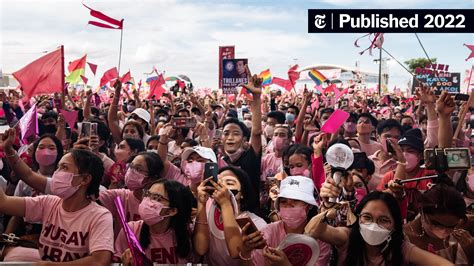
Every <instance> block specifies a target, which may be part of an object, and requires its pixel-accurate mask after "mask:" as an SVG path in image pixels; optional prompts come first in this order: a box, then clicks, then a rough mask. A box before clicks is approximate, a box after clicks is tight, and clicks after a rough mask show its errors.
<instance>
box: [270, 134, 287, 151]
mask: <svg viewBox="0 0 474 266" xmlns="http://www.w3.org/2000/svg"><path fill="white" fill-rule="evenodd" d="M272 143H273V148H274V149H275V151H282V150H283V149H284V148H285V140H284V139H283V138H281V137H273V138H272Z"/></svg>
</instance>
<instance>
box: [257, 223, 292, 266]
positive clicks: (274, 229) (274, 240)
mask: <svg viewBox="0 0 474 266" xmlns="http://www.w3.org/2000/svg"><path fill="white" fill-rule="evenodd" d="M260 231H261V232H262V233H263V238H265V240H267V246H269V247H272V248H276V247H278V245H279V244H280V243H281V241H283V239H284V238H285V237H286V231H285V225H284V224H283V222H282V221H278V222H274V223H271V224H268V225H267V226H266V227H264V228H263V229H262V230H260ZM252 259H253V264H254V265H265V261H264V257H263V249H254V250H253V251H252Z"/></svg>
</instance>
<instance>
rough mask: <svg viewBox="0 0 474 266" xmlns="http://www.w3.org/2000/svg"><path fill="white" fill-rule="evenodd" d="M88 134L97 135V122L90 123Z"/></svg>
mask: <svg viewBox="0 0 474 266" xmlns="http://www.w3.org/2000/svg"><path fill="white" fill-rule="evenodd" d="M90 136H98V133H97V123H91V125H90Z"/></svg>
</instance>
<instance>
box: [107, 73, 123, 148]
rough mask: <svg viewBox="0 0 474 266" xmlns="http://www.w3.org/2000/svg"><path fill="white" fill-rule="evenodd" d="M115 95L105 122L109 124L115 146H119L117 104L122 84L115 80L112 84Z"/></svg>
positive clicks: (120, 132) (120, 137) (120, 139)
mask: <svg viewBox="0 0 474 266" xmlns="http://www.w3.org/2000/svg"><path fill="white" fill-rule="evenodd" d="M114 88H115V93H114V98H113V99H112V104H111V105H110V108H109V114H108V115H107V120H108V122H109V129H110V132H111V133H112V137H113V139H114V141H115V143H116V144H119V143H120V141H122V131H121V130H120V126H119V120H118V116H117V113H118V103H119V100H120V92H121V90H122V83H121V82H120V81H119V80H118V79H117V81H115V84H114Z"/></svg>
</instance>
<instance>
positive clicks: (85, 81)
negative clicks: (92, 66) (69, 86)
mask: <svg viewBox="0 0 474 266" xmlns="http://www.w3.org/2000/svg"><path fill="white" fill-rule="evenodd" d="M81 79H82V81H84V85H86V84H87V81H88V79H87V78H86V77H84V76H83V75H81Z"/></svg>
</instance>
